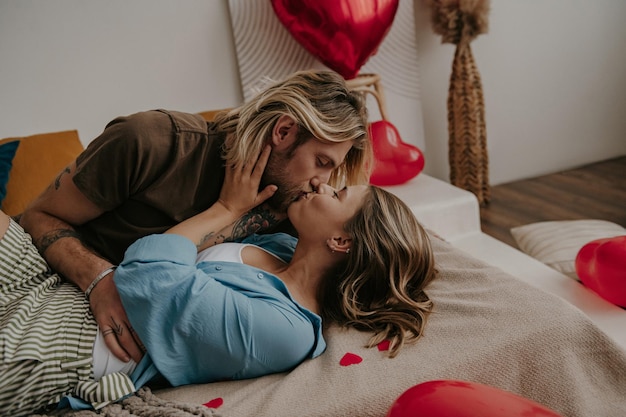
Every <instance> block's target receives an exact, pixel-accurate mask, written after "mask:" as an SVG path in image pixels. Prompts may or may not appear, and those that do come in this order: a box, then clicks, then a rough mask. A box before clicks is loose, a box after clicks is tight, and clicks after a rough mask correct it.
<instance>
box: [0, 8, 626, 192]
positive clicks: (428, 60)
mask: <svg viewBox="0 0 626 417" xmlns="http://www.w3.org/2000/svg"><path fill="white" fill-rule="evenodd" d="M259 1H261V0H259ZM263 1H265V0H263ZM267 1H269V0H267ZM402 1H411V0H402ZM424 1H425V0H415V9H416V22H417V38H418V48H419V51H418V52H419V54H420V61H419V70H420V84H421V94H422V103H423V104H422V108H423V111H424V115H423V116H424V117H423V118H424V124H425V126H424V128H425V133H426V145H425V149H424V151H425V154H426V172H427V173H429V174H431V175H433V176H435V177H438V178H441V179H444V180H446V179H447V175H448V167H447V164H448V162H447V140H448V139H447V126H446V123H447V121H446V108H445V106H446V96H447V88H448V77H449V74H450V66H451V62H452V54H453V51H454V48H453V46H452V45H442V44H441V43H440V37H439V36H438V35H435V34H434V33H433V32H432V29H431V27H430V23H429V21H428V19H429V16H428V12H427V10H426V9H425V6H424V4H423V2H424ZM624 16H626V2H624V1H615V0H595V1H593V2H590V1H586V0H550V1H545V0H492V11H491V14H490V19H489V20H490V31H489V33H488V34H486V35H481V36H480V37H479V38H478V39H477V40H475V41H474V43H473V44H472V47H473V51H474V55H475V58H476V61H477V64H478V67H479V70H480V73H481V75H482V79H483V86H484V92H485V101H486V106H487V109H486V111H487V135H488V139H487V140H488V144H489V156H490V160H491V163H490V172H491V183H492V184H497V183H501V182H506V181H510V180H515V179H519V178H525V177H530V176H535V175H539V174H543V173H548V172H554V171H557V170H561V169H565V168H570V167H573V166H577V165H581V164H585V163H589V162H594V161H598V160H602V159H606V158H611V157H615V156H620V155H624V154H626V138H624V136H623V134H624V132H625V131H626V118H624V117H623V116H622V112H623V110H624V109H625V108H626V76H625V75H626V54H624V53H623V46H624V44H625V41H626V25H624V24H623V22H622V21H621V19H622V18H623V17H624ZM240 88H241V87H240V84H239V76H238V71H237V63H236V58H235V54H234V47H233V40H232V36H231V33H230V21H229V15H228V1H227V0H180V1H176V2H174V1H169V0H131V1H127V0H107V1H96V0H19V1H17V0H15V1H13V0H0V137H8V136H22V135H29V134H34V133H42V132H51V131H58V130H66V129H78V131H79V134H80V137H81V140H82V141H83V143H84V144H87V143H88V142H89V141H90V140H91V139H93V137H94V136H96V135H97V134H98V133H99V132H100V131H101V130H102V128H103V127H104V125H105V124H106V123H107V122H108V121H109V120H110V119H112V118H113V117H115V116H117V115H121V114H128V113H133V112H135V111H139V110H145V109H150V108H157V107H163V108H171V109H178V110H183V111H190V112H197V111H202V110H207V109H215V108H220V107H230V106H234V105H237V104H239V103H240V102H241V100H242V94H241V91H240Z"/></svg>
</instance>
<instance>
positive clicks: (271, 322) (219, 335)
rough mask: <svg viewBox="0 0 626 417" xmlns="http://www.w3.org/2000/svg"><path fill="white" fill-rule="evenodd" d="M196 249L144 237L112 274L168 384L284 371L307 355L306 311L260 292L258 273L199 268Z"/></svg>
mask: <svg viewBox="0 0 626 417" xmlns="http://www.w3.org/2000/svg"><path fill="white" fill-rule="evenodd" d="M195 249H196V248H195V246H194V245H193V243H192V242H191V241H189V240H188V239H186V238H183V237H181V236H178V235H171V234H170V235H168V234H166V235H152V236H147V237H145V238H142V239H140V240H139V241H137V242H135V243H134V244H133V245H132V246H131V247H130V248H129V249H128V251H127V253H126V257H125V259H124V261H123V262H122V263H121V264H120V266H119V267H118V269H117V270H116V272H115V278H114V279H115V283H116V285H117V288H118V291H119V294H120V297H121V299H122V302H123V305H124V308H125V309H126V312H127V314H128V317H129V320H130V322H131V323H132V325H133V327H134V328H135V330H136V331H137V333H138V334H139V336H140V338H141V340H142V342H143V343H144V344H145V346H146V348H147V350H148V352H149V354H150V356H151V357H152V359H153V361H154V363H155V365H156V367H157V368H158V369H159V371H160V372H161V373H162V374H163V375H164V376H165V377H166V378H167V379H168V381H169V382H170V383H171V384H173V385H181V384H190V383H204V382H211V381H215V380H222V379H231V378H234V379H239V378H248V377H255V376H260V375H264V374H269V373H275V372H283V371H287V370H289V369H292V368H293V367H295V366H296V365H297V364H299V363H300V362H302V361H303V360H304V359H306V358H307V357H309V356H310V353H311V349H312V347H313V346H314V345H315V343H316V335H315V331H314V329H313V326H312V324H311V322H310V320H309V318H308V317H306V316H305V315H304V314H301V312H299V311H298V309H297V308H293V306H290V305H288V304H289V301H287V302H285V300H281V299H280V297H275V296H273V295H272V294H270V293H265V292H264V291H263V290H259V291H257V290H256V288H255V282H254V280H256V279H257V278H256V276H255V275H254V274H253V277H254V278H252V282H251V283H250V286H249V287H247V288H242V287H237V286H236V285H234V284H233V283H232V282H224V281H221V280H218V279H216V278H214V276H213V275H211V273H210V272H205V271H204V270H202V269H198V268H197V267H196V265H195V251H196V250H195ZM238 266H239V265H238ZM219 270H220V267H219V266H216V271H219ZM215 276H217V275H215ZM268 278H269V277H268Z"/></svg>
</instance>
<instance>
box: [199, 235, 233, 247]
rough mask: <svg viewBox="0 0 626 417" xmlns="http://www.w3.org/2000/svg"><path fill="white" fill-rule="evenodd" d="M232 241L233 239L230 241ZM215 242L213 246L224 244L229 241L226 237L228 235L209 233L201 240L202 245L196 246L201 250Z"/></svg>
mask: <svg viewBox="0 0 626 417" xmlns="http://www.w3.org/2000/svg"><path fill="white" fill-rule="evenodd" d="M230 240H231V241H232V239H230ZM210 241H213V246H215V245H218V244H220V243H224V242H227V241H228V238H227V237H226V235H223V234H221V233H219V234H217V235H216V234H215V232H209V233H207V234H206V235H204V236H203V237H202V238H201V239H200V243H198V244H197V245H196V248H198V249H200V248H201V247H203V246H204V245H205V244H206V243H207V242H210Z"/></svg>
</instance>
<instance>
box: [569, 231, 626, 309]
mask: <svg viewBox="0 0 626 417" xmlns="http://www.w3.org/2000/svg"><path fill="white" fill-rule="evenodd" d="M576 274H577V275H578V278H580V280H581V281H582V283H583V284H585V286H587V287H588V288H590V289H592V290H593V291H595V292H596V293H598V295H599V296H600V297H602V298H604V299H605V300H607V301H609V302H611V303H613V304H615V305H618V306H620V307H626V236H617V237H612V238H607V239H598V240H594V241H592V242H589V243H587V244H586V245H585V246H583V247H582V248H581V249H580V251H579V252H578V254H577V255H576Z"/></svg>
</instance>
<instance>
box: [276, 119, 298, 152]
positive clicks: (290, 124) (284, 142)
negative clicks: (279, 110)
mask: <svg viewBox="0 0 626 417" xmlns="http://www.w3.org/2000/svg"><path fill="white" fill-rule="evenodd" d="M297 133H298V125H297V123H296V121H295V120H293V118H291V116H288V115H286V114H283V115H282V116H280V117H279V118H278V120H277V121H276V124H274V128H273V129H272V147H273V148H274V149H278V150H284V149H287V148H289V147H291V145H292V144H294V143H295V141H296V134H297Z"/></svg>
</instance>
